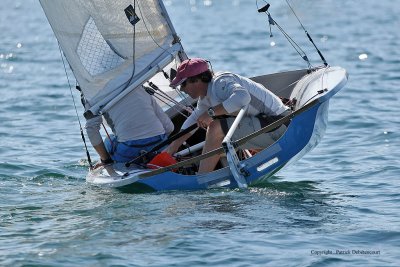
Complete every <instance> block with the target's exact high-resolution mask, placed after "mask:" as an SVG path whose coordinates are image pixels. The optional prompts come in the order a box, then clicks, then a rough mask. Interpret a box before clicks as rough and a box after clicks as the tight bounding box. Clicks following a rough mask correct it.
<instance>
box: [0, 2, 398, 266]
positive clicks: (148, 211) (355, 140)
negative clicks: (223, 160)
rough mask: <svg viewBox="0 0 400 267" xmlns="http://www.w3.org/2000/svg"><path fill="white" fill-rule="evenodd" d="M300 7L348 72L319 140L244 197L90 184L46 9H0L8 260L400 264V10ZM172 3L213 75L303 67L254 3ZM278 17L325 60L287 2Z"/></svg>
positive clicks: (1, 216)
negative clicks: (128, 191)
mask: <svg viewBox="0 0 400 267" xmlns="http://www.w3.org/2000/svg"><path fill="white" fill-rule="evenodd" d="M259 2H260V3H259V5H260V6H261V5H262V4H263V2H262V1H259ZM291 3H292V4H293V7H294V8H295V10H296V11H297V15H298V16H299V17H300V18H301V20H302V22H303V24H304V25H305V27H306V29H307V30H308V32H309V33H310V34H311V35H312V36H313V38H314V41H315V43H316V44H317V45H318V46H319V48H320V49H321V51H322V52H323V53H324V55H325V57H326V59H327V61H328V63H329V64H330V65H339V66H342V67H344V68H346V69H347V70H348V72H349V74H350V80H349V82H348V84H347V86H346V88H345V89H344V90H342V91H341V92H340V93H339V94H338V95H337V96H335V97H334V98H333V99H332V100H331V102H330V114H329V120H330V121H329V126H328V129H327V132H326V135H325V137H324V139H323V140H322V142H321V143H320V144H319V146H318V147H317V148H316V149H314V150H313V151H312V152H310V153H309V154H307V155H306V156H305V157H304V158H303V159H301V160H300V161H299V162H297V163H296V164H294V165H291V166H290V167H288V168H286V169H284V170H282V171H281V172H279V173H278V175H276V176H275V177H272V178H271V179H269V181H268V182H266V183H265V184H264V185H262V186H259V187H253V188H249V189H247V190H240V191H239V190H212V191H197V192H165V193H150V194H124V193H120V192H116V191H112V190H99V189H94V188H90V187H89V186H88V185H86V184H85V180H84V177H85V175H86V172H87V163H86V161H85V154H84V150H83V145H82V142H81V139H80V133H79V125H78V122H77V119H76V116H75V111H74V108H73V104H72V101H71V95H70V92H69V89H68V82H67V79H66V76H65V74H64V69H63V66H62V62H61V59H60V54H59V51H58V46H57V43H56V40H55V37H54V36H53V33H52V31H51V28H50V26H49V25H48V23H47V20H46V18H45V16H44V13H43V11H42V9H41V7H40V5H39V3H38V1H36V0H23V1H22V0H2V1H1V5H0V266H234V267H236V266H237V267H239V266H400V252H399V251H400V216H399V214H400V208H399V206H400V181H399V177H400V169H399V165H400V160H399V158H400V133H399V132H400V119H399V111H400V109H399V105H400V101H399V98H400V50H399V47H400V31H399V30H398V29H399V28H400V17H399V11H400V3H399V1H390V0H380V1H375V0H364V1H345V0H324V1H317V0H307V1H304V0H301V1H300V0H291ZM165 4H166V6H167V9H168V11H169V12H170V16H171V19H172V21H173V23H174V25H175V28H176V30H177V32H178V33H179V35H180V37H181V39H182V42H183V45H184V47H185V48H186V50H187V53H188V54H189V56H201V57H205V58H208V59H210V60H211V62H212V64H213V67H214V69H217V70H231V71H234V72H237V73H240V74H243V75H246V76H255V75H260V74H266V73H271V72H278V71H283V70H290V69H298V68H303V67H306V64H305V63H304V62H303V61H302V59H301V58H300V57H299V56H298V55H297V53H296V52H295V51H294V50H293V49H292V48H291V47H290V45H288V43H287V42H286V41H285V39H284V38H283V37H282V35H281V34H280V33H279V32H278V31H277V29H276V28H273V29H272V30H273V31H272V34H273V37H272V38H270V37H269V35H270V33H269V27H268V24H267V17H266V16H265V15H260V14H258V13H257V12H256V9H257V7H256V1H252V0H247V1H245V0H242V1H239V0H232V1H229V0H214V1H211V0H204V1H203V0H202V1H200V0H191V1H184V0H173V1H165ZM270 11H271V12H272V15H273V17H274V19H275V20H276V21H277V22H278V23H280V25H281V26H282V27H284V28H285V29H286V31H287V32H288V33H289V34H290V35H291V36H292V38H293V39H294V40H295V41H296V42H297V43H299V44H300V45H302V46H303V47H304V50H305V51H306V52H307V54H308V55H309V57H310V58H311V59H312V60H313V64H314V65H318V64H320V61H319V58H318V56H317V55H316V53H315V52H314V51H313V49H312V47H311V46H310V45H309V43H308V41H307V38H306V37H305V34H304V31H303V30H302V28H301V27H300V26H299V24H298V22H297V20H296V19H295V17H294V16H293V15H292V14H291V13H290V9H289V8H288V7H287V6H286V4H285V2H284V1H278V0H275V1H271V8H270ZM74 96H75V97H77V95H76V93H75V92H74ZM78 112H79V114H81V113H82V110H81V107H80V106H78ZM91 152H92V155H93V156H94V153H93V150H91Z"/></svg>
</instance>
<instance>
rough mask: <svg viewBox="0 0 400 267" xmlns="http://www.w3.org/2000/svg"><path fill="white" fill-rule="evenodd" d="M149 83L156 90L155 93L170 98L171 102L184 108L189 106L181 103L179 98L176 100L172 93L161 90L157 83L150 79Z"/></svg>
mask: <svg viewBox="0 0 400 267" xmlns="http://www.w3.org/2000/svg"><path fill="white" fill-rule="evenodd" d="M147 83H148V84H149V85H150V87H151V88H152V89H153V90H154V94H158V95H160V96H162V97H163V98H165V99H167V100H169V101H170V102H172V103H174V104H175V105H178V106H180V107H181V108H182V109H184V110H186V108H187V107H186V106H185V105H183V104H181V103H179V102H178V101H177V100H175V99H174V98H172V97H171V96H170V95H168V94H167V93H166V92H164V91H163V90H160V88H159V87H158V86H157V85H155V84H154V83H152V82H150V81H148V82H147Z"/></svg>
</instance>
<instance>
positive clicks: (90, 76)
mask: <svg viewBox="0 0 400 267" xmlns="http://www.w3.org/2000/svg"><path fill="white" fill-rule="evenodd" d="M40 4H41V5H42V8H43V10H44V12H45V14H46V16H47V18H48V21H49V23H50V25H51V27H52V29H53V31H54V34H55V36H56V38H57V40H58V42H59V44H60V47H61V49H62V50H63V52H64V55H65V57H66V58H67V61H68V63H69V65H70V66H71V69H72V71H73V73H74V76H75V78H76V80H77V82H78V83H79V85H80V87H81V88H82V91H83V94H84V96H85V98H86V100H87V101H88V103H89V104H90V105H92V106H95V105H97V106H100V105H99V103H100V102H101V103H102V104H101V105H103V106H104V103H108V102H110V101H111V100H112V99H113V98H115V97H116V96H117V95H118V94H120V93H121V91H123V90H124V89H125V88H126V87H127V86H126V85H127V82H128V81H129V82H130V83H133V82H134V81H135V80H137V79H139V78H142V77H139V75H140V74H141V73H147V72H148V69H149V67H151V65H157V64H158V63H157V62H161V61H163V58H160V57H168V58H169V57H170V54H169V53H166V51H168V50H170V49H171V48H172V46H173V42H174V40H175V39H176V38H175V32H174V29H173V28H172V25H171V24H170V21H169V18H168V15H167V14H166V13H165V8H164V7H163V5H162V2H161V1H158V0H141V1H135V0H119V1H109V0H68V1H65V0H40ZM129 5H132V6H134V7H135V13H136V15H137V16H138V17H139V20H138V22H137V23H136V24H134V26H133V25H132V24H131V23H130V22H129V20H128V18H127V17H126V14H125V12H124V10H125V8H126V7H128V6H129ZM174 50H175V49H174ZM172 60H173V59H172ZM172 60H171V61H172Z"/></svg>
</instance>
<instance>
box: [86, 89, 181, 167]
mask: <svg viewBox="0 0 400 267" xmlns="http://www.w3.org/2000/svg"><path fill="white" fill-rule="evenodd" d="M103 117H104V119H105V121H106V122H107V125H108V126H109V127H110V128H111V130H112V132H113V133H114V136H112V137H111V139H112V140H108V139H107V140H106V146H107V148H108V149H107V151H105V149H104V148H105V147H104V143H103V139H102V136H101V135H100V126H101V123H102V122H103ZM103 117H102V116H96V117H94V118H91V119H88V120H87V121H86V127H85V128H86V132H87V134H88V136H89V139H90V142H91V144H92V145H93V147H94V148H95V149H96V151H97V152H98V153H99V155H100V158H101V160H102V161H107V159H110V154H111V158H112V159H113V160H115V161H118V162H126V161H129V160H131V159H133V158H135V157H136V156H138V153H139V152H140V150H147V151H148V150H150V149H151V147H154V146H155V145H157V144H158V143H159V142H160V141H163V140H165V139H166V138H167V135H169V134H170V133H171V132H172V131H173V130H174V125H173V123H172V121H171V119H170V118H169V117H168V115H167V114H165V113H164V111H163V110H162V108H161V107H160V106H159V105H158V104H157V102H156V100H155V99H154V98H153V97H152V96H150V95H149V94H148V93H147V92H146V91H145V90H144V89H143V88H142V87H139V88H136V89H135V90H133V91H132V92H131V93H129V94H128V95H127V96H126V97H125V98H123V99H122V100H121V101H120V102H118V103H117V104H115V105H114V106H113V107H112V108H111V109H110V110H109V111H108V112H107V113H105V114H104V116H103ZM121 144H124V145H121ZM146 144H148V146H147V145H146ZM103 149H104V150H103ZM126 150H127V151H126Z"/></svg>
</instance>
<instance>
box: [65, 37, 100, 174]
mask: <svg viewBox="0 0 400 267" xmlns="http://www.w3.org/2000/svg"><path fill="white" fill-rule="evenodd" d="M58 49H59V51H60V56H61V60H62V63H63V66H64V71H65V76H66V77H67V81H68V86H69V91H70V93H71V98H72V102H73V104H74V108H75V113H76V118H77V119H78V123H79V129H80V132H81V138H82V141H83V144H84V146H85V151H86V157H87V159H88V163H89V166H90V169H93V163H92V159H91V158H90V154H89V150H88V147H87V144H86V139H85V135H84V134H83V129H82V123H81V120H80V119H79V114H78V109H77V107H76V103H75V98H74V95H73V94H72V86H71V82H70V80H69V76H68V72H67V67H66V65H65V61H64V57H63V53H62V50H61V46H60V43H58Z"/></svg>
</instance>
